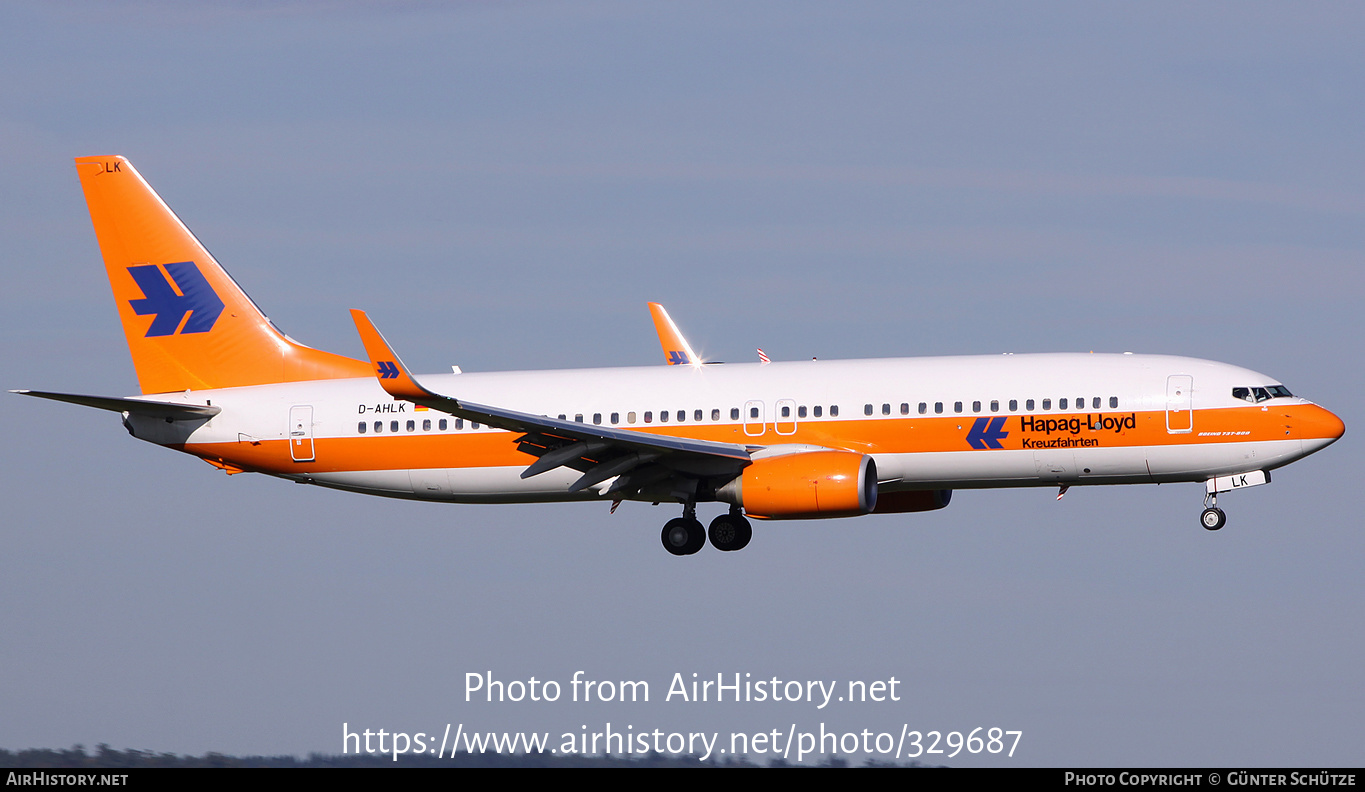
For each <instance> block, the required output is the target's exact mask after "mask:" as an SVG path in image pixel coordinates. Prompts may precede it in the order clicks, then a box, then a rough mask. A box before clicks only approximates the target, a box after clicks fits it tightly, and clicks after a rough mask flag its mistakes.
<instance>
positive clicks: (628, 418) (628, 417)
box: [626, 410, 635, 424]
mask: <svg viewBox="0 0 1365 792" xmlns="http://www.w3.org/2000/svg"><path fill="white" fill-rule="evenodd" d="M626 423H632V424H633V423H635V411H634V410H631V411H630V412H628V413H626Z"/></svg>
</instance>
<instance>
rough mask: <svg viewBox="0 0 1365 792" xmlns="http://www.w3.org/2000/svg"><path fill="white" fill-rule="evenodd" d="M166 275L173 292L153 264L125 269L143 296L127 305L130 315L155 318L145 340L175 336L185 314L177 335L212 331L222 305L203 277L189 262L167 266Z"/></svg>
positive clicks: (158, 268)
mask: <svg viewBox="0 0 1365 792" xmlns="http://www.w3.org/2000/svg"><path fill="white" fill-rule="evenodd" d="M166 272H168V273H170V275H171V278H172V279H173V280H174V281H175V288H172V287H171V282H170V281H168V280H166V276H165V275H163V274H161V268H160V267H158V266H156V265H155V264H141V265H139V266H136V267H129V268H128V274H129V275H132V276H133V280H134V281H137V285H138V288H139V289H142V295H143V296H142V299H140V300H129V301H128V304H129V305H130V306H132V308H133V313H135V314H137V315H138V316H147V315H149V314H155V316H156V318H154V319H152V326H151V327H149V328H147V335H146V338H151V337H152V336H168V335H175V330H176V328H178V327H180V321H181V320H182V319H184V318H185V314H189V315H190V318H189V321H187V322H185V327H184V329H182V330H181V331H180V334H181V335H184V334H186V333H207V332H208V331H210V330H212V329H213V325H214V323H215V322H217V321H218V316H219V315H220V314H222V313H223V301H222V300H221V299H219V297H218V294H217V292H215V291H214V290H213V287H212V286H210V285H209V282H208V281H207V280H206V279H205V278H204V274H203V273H202V272H200V271H199V268H198V267H197V266H195V264H194V262H193V261H177V262H175V263H173V264H167V265H166ZM176 288H178V289H179V290H180V293H179V294H176V292H175V289H176Z"/></svg>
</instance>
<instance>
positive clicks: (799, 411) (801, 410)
mask: <svg viewBox="0 0 1365 792" xmlns="http://www.w3.org/2000/svg"><path fill="white" fill-rule="evenodd" d="M796 417H797V418H805V417H806V405H804V404H803V405H801V406H800V407H797V408H796Z"/></svg>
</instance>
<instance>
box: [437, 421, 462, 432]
mask: <svg viewBox="0 0 1365 792" xmlns="http://www.w3.org/2000/svg"><path fill="white" fill-rule="evenodd" d="M442 428H445V427H442ZM455 429H456V431H459V430H461V429H464V419H463V418H456V419H455Z"/></svg>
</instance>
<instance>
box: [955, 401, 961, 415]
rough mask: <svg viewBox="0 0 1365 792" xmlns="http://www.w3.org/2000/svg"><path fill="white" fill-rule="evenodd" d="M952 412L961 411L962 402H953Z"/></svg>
mask: <svg viewBox="0 0 1365 792" xmlns="http://www.w3.org/2000/svg"><path fill="white" fill-rule="evenodd" d="M953 412H955V413H960V412H962V402H953Z"/></svg>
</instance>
